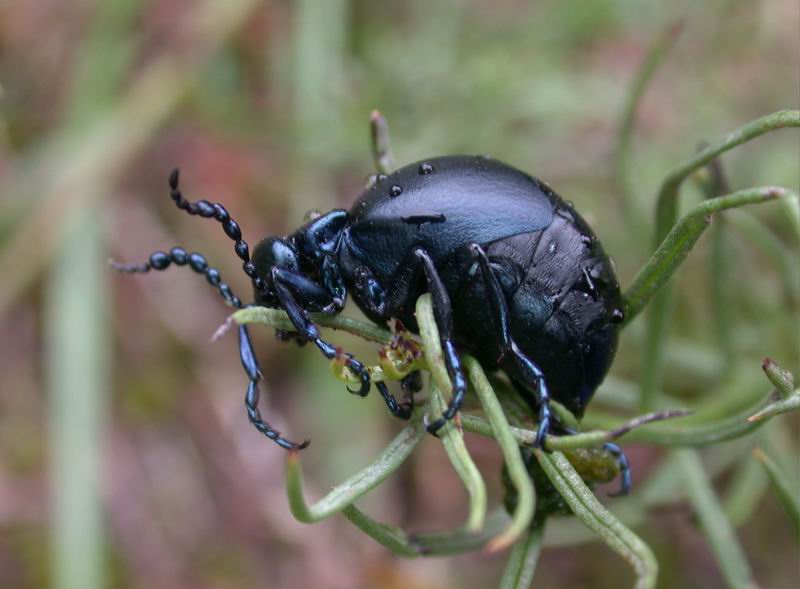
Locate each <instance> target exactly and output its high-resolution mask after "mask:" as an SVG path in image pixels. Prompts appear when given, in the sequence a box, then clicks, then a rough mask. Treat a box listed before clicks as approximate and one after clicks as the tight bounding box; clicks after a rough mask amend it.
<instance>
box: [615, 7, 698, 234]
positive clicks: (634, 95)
mask: <svg viewBox="0 0 800 589" xmlns="http://www.w3.org/2000/svg"><path fill="white" fill-rule="evenodd" d="M682 29H683V22H682V21H680V22H677V23H674V24H672V25H670V26H669V27H667V28H666V29H665V30H664V31H663V32H662V33H661V34H660V35H658V36H657V37H656V39H655V41H654V42H653V44H652V45H651V46H650V48H649V49H648V51H647V55H646V56H645V58H644V61H642V64H641V66H640V67H639V69H638V71H637V72H636V76H635V78H634V80H633V84H631V87H630V89H629V90H628V93H627V96H626V99H625V105H624V107H623V109H622V116H621V117H620V123H619V126H618V128H617V138H616V145H615V147H614V174H615V176H616V178H615V184H616V186H617V189H618V190H619V194H620V196H621V198H622V214H623V215H624V216H625V219H626V224H627V227H628V229H629V230H630V231H636V232H638V233H643V231H644V228H645V227H646V226H647V224H646V223H645V220H646V219H645V214H644V211H642V210H641V207H640V205H639V201H638V200H637V199H636V198H635V194H634V191H633V190H631V186H630V178H629V171H630V159H631V139H632V136H633V128H634V124H635V121H636V112H637V110H638V106H639V103H640V102H641V100H642V97H643V96H644V94H645V91H646V90H647V88H648V87H649V86H650V82H651V81H652V79H653V77H654V75H655V73H656V72H657V71H658V69H659V67H660V66H661V64H662V63H663V62H664V58H666V57H667V55H668V54H669V52H670V50H671V49H672V48H673V47H674V46H675V42H676V41H677V39H678V37H679V36H680V32H681V30H682ZM632 237H633V236H632ZM639 237H644V235H640V236H639Z"/></svg>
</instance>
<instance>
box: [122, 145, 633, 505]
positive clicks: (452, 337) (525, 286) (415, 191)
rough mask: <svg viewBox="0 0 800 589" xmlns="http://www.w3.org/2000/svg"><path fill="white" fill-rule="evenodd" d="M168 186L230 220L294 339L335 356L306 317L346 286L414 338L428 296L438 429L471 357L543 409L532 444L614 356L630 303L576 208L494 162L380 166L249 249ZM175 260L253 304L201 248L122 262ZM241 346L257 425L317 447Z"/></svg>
mask: <svg viewBox="0 0 800 589" xmlns="http://www.w3.org/2000/svg"><path fill="white" fill-rule="evenodd" d="M169 188H170V195H171V197H172V199H173V200H174V202H175V204H176V205H177V206H178V208H180V209H182V210H184V211H186V212H187V213H189V214H190V215H198V216H200V217H204V218H211V219H215V220H216V221H218V222H219V223H221V224H222V227H223V230H224V231H225V233H226V234H227V235H228V237H230V238H231V239H232V240H233V241H234V242H235V245H234V249H235V251H236V255H237V256H238V257H239V258H240V259H241V261H242V263H243V265H242V268H243V270H244V272H245V274H247V276H248V277H249V278H250V280H251V282H252V285H253V291H254V301H253V303H254V304H255V305H260V306H266V307H272V308H280V309H283V310H284V311H286V313H287V314H288V316H289V319H290V320H291V323H292V325H293V326H294V328H295V330H296V334H291V335H290V336H289V337H290V338H294V339H297V340H299V341H301V342H311V343H313V344H314V345H315V346H316V347H317V348H318V349H319V350H320V351H321V352H322V354H323V355H324V356H325V357H326V358H328V359H333V358H335V357H337V354H338V353H339V352H338V351H337V349H336V348H335V347H334V346H333V345H332V344H330V343H329V342H327V341H325V340H324V339H323V338H322V337H321V336H320V332H319V328H318V327H317V325H315V324H314V322H313V321H312V320H311V318H310V313H312V312H317V313H329V314H337V313H339V312H340V311H342V309H343V308H344V305H345V301H346V299H347V297H348V295H349V296H351V297H352V299H353V300H354V301H355V303H356V305H358V306H359V307H360V308H361V310H362V311H363V312H364V313H365V314H366V316H367V317H368V318H369V319H371V320H372V321H375V322H376V323H379V324H382V325H385V324H387V322H389V320H391V319H397V320H400V321H401V322H402V323H403V324H404V325H405V326H406V327H407V328H408V329H410V330H411V331H412V332H417V330H418V327H417V322H416V319H415V316H414V308H415V303H416V301H417V298H418V297H419V296H420V295H421V294H423V293H426V292H427V293H430V294H431V297H432V302H433V310H434V315H435V318H436V322H437V324H438V327H439V331H440V337H441V345H442V350H443V353H444V361H445V365H446V367H447V370H448V373H449V375H450V379H451V381H452V385H453V390H452V396H451V400H450V402H449V405H448V406H447V408H446V410H445V411H444V413H443V414H442V415H440V416H438V417H437V418H436V419H434V420H432V421H431V422H430V423H428V430H429V431H430V432H431V433H435V432H436V431H437V430H439V429H440V428H441V427H442V426H443V425H444V424H445V423H446V422H447V421H448V420H450V419H452V418H453V416H454V415H455V414H456V412H457V411H458V410H459V407H460V406H461V404H462V401H463V399H464V395H465V392H466V388H467V382H466V378H465V375H464V371H463V369H462V365H461V361H460V354H462V353H469V354H472V355H473V356H475V357H476V358H477V359H478V360H479V361H480V362H481V364H482V365H483V366H484V367H485V368H486V369H488V370H502V371H504V372H505V373H506V375H507V376H508V377H509V379H510V380H511V382H512V383H513V384H514V386H515V387H516V388H517V389H518V390H519V392H520V394H521V395H522V396H523V398H524V399H525V400H526V401H527V402H528V403H529V405H530V406H531V408H532V410H533V411H534V412H535V414H536V415H537V416H538V429H537V436H536V442H535V445H536V446H542V445H543V441H544V436H545V434H547V433H548V432H549V431H551V429H552V430H553V431H555V430H559V431H561V432H563V433H570V432H569V430H567V429H566V428H563V427H561V426H560V424H558V423H557V421H556V420H555V418H554V417H553V416H552V415H551V409H550V400H551V399H555V400H557V401H559V402H560V403H562V404H563V405H564V406H566V407H567V408H568V409H569V410H570V411H572V412H573V413H574V414H575V415H576V416H578V417H580V416H581V415H582V414H583V412H584V410H585V408H586V406H587V404H588V403H589V401H590V400H591V398H592V395H593V394H594V392H595V390H596V389H597V387H598V386H599V385H600V383H601V382H602V380H603V378H604V377H605V375H606V373H607V372H608V369H609V367H610V365H611V362H612V360H613V358H614V354H615V351H616V347H617V336H618V331H619V327H620V326H621V324H622V321H623V311H622V302H621V295H620V290H619V283H618V282H617V279H616V276H615V274H614V269H613V265H612V263H611V261H610V259H609V257H608V256H607V255H606V254H605V252H604V251H603V248H602V246H601V244H600V242H599V241H598V239H597V237H596V236H595V234H594V233H593V232H592V230H591V229H590V228H589V226H588V224H587V223H586V222H585V221H584V220H583V218H581V216H580V215H579V214H578V213H577V212H576V211H575V209H574V208H573V207H572V205H571V204H569V203H568V202H566V201H565V200H563V199H562V198H561V197H560V196H559V195H557V194H556V193H555V192H554V191H553V190H552V189H551V188H550V187H549V186H548V185H547V184H545V183H544V182H542V181H541V180H538V179H536V178H534V177H532V176H530V175H528V174H526V173H524V172H521V171H519V170H517V169H515V168H513V167H511V166H509V165H507V164H504V163H502V162H499V161H497V160H494V159H491V158H488V157H484V156H444V157H433V158H428V159H424V160H421V161H419V162H417V163H413V164H410V165H407V166H405V167H402V168H400V169H398V170H396V171H394V172H392V173H390V174H378V175H377V176H374V177H373V179H372V181H371V183H370V185H369V186H368V187H367V188H366V190H365V191H364V192H363V194H362V195H361V196H360V197H359V198H358V199H357V200H356V202H355V203H354V204H353V206H352V208H351V209H350V210H349V211H348V210H344V209H336V210H333V211H330V212H328V213H326V214H322V215H319V216H316V217H315V218H313V219H311V220H309V221H308V222H306V223H305V224H304V225H303V226H302V227H300V228H299V229H297V230H296V231H294V232H292V233H290V234H288V235H286V236H282V237H266V238H264V239H262V240H261V241H260V242H259V243H258V244H257V245H256V247H255V248H254V250H253V254H252V257H251V256H250V251H249V247H248V244H247V242H245V241H244V239H243V238H242V234H241V230H240V228H239V225H238V224H237V223H236V221H234V220H233V219H232V218H231V216H230V214H229V213H228V211H227V210H226V209H225V208H224V207H223V206H222V205H220V204H212V203H210V202H208V201H205V200H200V201H197V202H190V201H188V200H186V199H185V198H184V196H183V195H182V193H181V191H180V188H179V186H178V171H177V170H175V171H174V172H173V173H172V174H171V175H170V177H169ZM172 265H175V266H184V265H188V266H189V267H190V268H191V269H192V270H194V271H195V272H197V273H199V274H202V275H204V276H205V277H206V280H207V281H208V282H209V283H210V284H211V285H212V286H214V287H216V288H217V290H218V291H219V293H220V295H221V296H222V297H223V299H224V300H225V302H226V303H227V304H229V305H231V306H233V307H235V308H243V307H245V306H246V305H245V304H244V303H243V302H242V300H241V299H240V298H239V297H237V296H235V295H234V294H233V293H232V291H231V289H230V287H229V286H228V285H227V284H226V283H224V282H222V280H221V278H220V273H219V271H218V270H216V269H215V268H212V267H210V266H209V264H208V262H207V261H206V259H205V258H204V257H203V256H202V255H200V254H198V253H191V254H189V253H187V252H186V250H184V249H182V248H179V247H176V248H173V249H172V250H171V251H170V252H168V253H167V252H162V251H157V252H155V253H153V254H152V255H151V256H150V258H149V260H148V261H147V262H144V263H142V264H113V266H114V267H115V268H116V269H117V270H120V271H122V272H129V273H130V272H148V271H150V270H166V269H167V268H168V267H170V266H172ZM279 335H283V336H286V334H285V333H283V334H279ZM239 352H240V356H241V361H242V365H243V366H244V370H245V372H246V374H247V378H248V381H249V384H248V386H247V393H246V397H245V405H246V408H247V413H248V417H249V419H250V422H251V423H252V424H253V425H254V426H255V427H256V428H257V429H258V430H259V431H260V432H262V433H263V434H264V435H265V436H267V437H268V438H269V439H271V440H273V441H274V442H276V443H277V444H278V445H280V446H281V447H283V448H286V449H289V450H293V449H299V448H303V447H305V446H306V445H307V444H308V441H305V442H302V443H295V442H293V441H290V440H289V439H287V438H285V437H283V436H282V435H281V434H280V433H279V432H277V431H276V430H275V429H273V428H272V427H271V426H270V425H269V424H268V423H267V422H266V421H265V420H264V419H263V417H262V415H261V413H260V411H259V408H258V400H259V389H258V382H259V380H260V378H261V371H260V368H259V364H258V361H257V360H256V356H255V352H254V350H253V346H252V344H251V342H250V337H249V334H248V330H247V327H246V326H245V325H241V326H239ZM345 363H346V365H347V366H348V367H349V368H350V369H351V370H352V372H353V373H354V374H356V375H357V376H358V378H359V379H360V386H359V388H358V389H357V390H354V391H351V392H354V393H357V394H360V395H362V396H364V395H366V394H367V393H368V391H369V389H370V386H371V382H370V377H369V374H368V372H367V370H366V368H365V366H364V365H363V364H362V363H361V362H359V361H358V360H356V359H355V358H354V357H352V356H351V355H345ZM374 384H375V386H376V388H377V389H378V390H379V392H380V394H381V395H382V397H383V399H384V400H385V402H386V404H387V406H388V408H389V410H390V411H391V413H392V414H393V415H395V416H396V417H399V418H401V419H408V418H409V417H410V415H411V410H412V406H413V394H410V395H407V397H406V398H405V399H404V400H402V401H401V402H398V401H397V400H396V399H395V398H394V396H393V395H392V393H391V392H390V391H389V390H388V388H387V387H386V385H385V383H382V382H376V383H374ZM410 386H413V385H410ZM404 388H405V387H404ZM606 449H607V450H609V451H610V452H611V453H612V454H613V455H614V456H616V457H617V459H618V460H619V463H620V469H621V474H622V493H627V492H628V491H629V489H630V468H629V465H628V462H627V459H626V458H625V456H624V454H622V452H621V450H620V449H619V447H618V446H616V445H614V444H607V445H606Z"/></svg>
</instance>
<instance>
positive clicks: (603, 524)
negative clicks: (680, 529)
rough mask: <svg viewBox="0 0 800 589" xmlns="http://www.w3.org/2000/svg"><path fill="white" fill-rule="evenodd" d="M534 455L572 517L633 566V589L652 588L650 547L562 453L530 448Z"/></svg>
mask: <svg viewBox="0 0 800 589" xmlns="http://www.w3.org/2000/svg"><path fill="white" fill-rule="evenodd" d="M534 454H535V456H536V459H537V460H538V461H539V464H541V465H542V469H543V470H544V471H545V474H546V475H547V478H549V479H550V482H551V483H553V486H554V487H555V488H556V489H558V492H559V493H560V494H561V496H562V497H563V498H564V500H565V501H566V502H567V504H568V505H569V507H570V509H572V512H573V513H574V514H575V517H577V518H578V519H579V520H580V521H581V522H583V523H584V525H586V527H588V528H589V529H590V530H592V531H593V532H594V533H596V534H597V535H598V536H600V538H601V539H602V540H603V542H605V543H606V544H607V545H608V546H609V547H610V548H611V549H612V550H614V551H615V552H616V553H617V554H619V555H620V556H622V558H624V559H625V560H626V561H628V563H629V564H630V565H631V566H632V567H633V570H634V572H635V573H636V585H635V586H636V588H637V589H652V588H653V587H655V586H656V579H657V577H658V562H657V561H656V558H655V556H654V555H653V551H652V550H651V549H650V547H649V546H648V545H647V544H645V543H644V542H643V541H642V539H641V538H639V536H637V535H636V534H634V533H633V532H632V531H631V530H630V529H628V528H627V527H625V525H624V524H623V523H622V522H621V521H619V519H617V518H616V517H615V516H614V514H612V513H611V512H610V511H609V510H608V509H606V508H605V507H604V506H603V504H602V503H600V502H599V501H598V500H597V497H595V496H594V493H592V491H591V489H589V487H587V486H586V483H584V482H583V480H582V479H581V477H580V475H579V474H578V473H577V472H576V471H575V469H574V468H573V466H572V465H571V464H570V462H569V460H567V458H566V457H565V456H564V455H563V454H562V453H560V452H552V453H548V452H543V451H542V450H534Z"/></svg>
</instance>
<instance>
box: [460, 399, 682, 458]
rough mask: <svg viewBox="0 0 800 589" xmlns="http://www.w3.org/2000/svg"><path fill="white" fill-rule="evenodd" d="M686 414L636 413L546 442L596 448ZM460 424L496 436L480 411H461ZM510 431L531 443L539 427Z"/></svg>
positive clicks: (550, 445)
mask: <svg viewBox="0 0 800 589" xmlns="http://www.w3.org/2000/svg"><path fill="white" fill-rule="evenodd" d="M687 415H689V413H688V412H686V411H684V410H680V409H676V410H673V411H666V412H658V413H651V414H649V415H643V416H641V417H636V418H634V419H631V420H628V421H626V422H625V423H622V424H619V425H617V426H616V427H613V428H611V429H609V430H595V431H588V432H581V433H578V434H573V435H569V436H553V435H551V434H548V435H547V436H546V437H545V446H547V448H548V449H549V450H577V449H578V448H593V447H597V446H601V445H602V444H604V443H606V442H610V441H612V440H616V439H618V438H621V437H622V436H625V435H627V434H629V433H630V432H631V431H633V430H634V429H637V428H639V427H641V426H643V425H647V424H649V423H654V422H656V421H661V420H663V419H669V418H674V417H685V416H687ZM461 425H462V427H463V428H464V429H465V430H466V431H468V432H472V433H475V434H479V435H482V436H486V437H490V438H494V437H495V434H494V430H493V429H492V425H491V424H490V423H489V421H488V420H486V419H484V418H483V417H480V416H478V415H466V414H464V415H462V416H461ZM511 434H512V435H513V436H514V439H515V440H516V442H517V444H519V445H520V446H531V445H533V442H534V441H535V440H536V431H535V430H531V429H524V428H520V427H511Z"/></svg>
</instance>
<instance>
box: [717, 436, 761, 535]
mask: <svg viewBox="0 0 800 589" xmlns="http://www.w3.org/2000/svg"><path fill="white" fill-rule="evenodd" d="M759 437H761V436H759ZM767 484H768V480H767V476H766V475H765V474H764V469H763V468H762V467H761V466H760V465H759V464H758V462H757V461H755V460H746V461H744V462H742V463H740V464H737V465H736V466H735V469H734V471H733V476H732V478H731V482H730V484H728V486H727V488H726V489H725V495H724V497H723V500H722V507H723V509H724V510H725V514H726V515H727V517H728V519H729V520H730V521H731V524H733V526H734V527H739V526H742V525H744V524H745V523H747V522H748V521H749V520H750V518H751V517H752V516H753V513H754V512H755V511H756V509H757V508H758V507H759V504H760V502H761V499H762V497H763V496H764V491H766V490H767Z"/></svg>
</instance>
